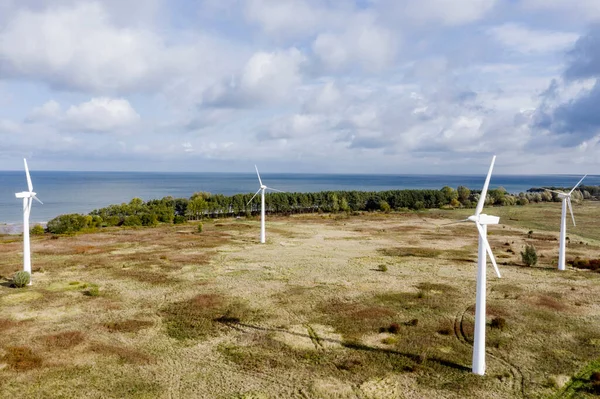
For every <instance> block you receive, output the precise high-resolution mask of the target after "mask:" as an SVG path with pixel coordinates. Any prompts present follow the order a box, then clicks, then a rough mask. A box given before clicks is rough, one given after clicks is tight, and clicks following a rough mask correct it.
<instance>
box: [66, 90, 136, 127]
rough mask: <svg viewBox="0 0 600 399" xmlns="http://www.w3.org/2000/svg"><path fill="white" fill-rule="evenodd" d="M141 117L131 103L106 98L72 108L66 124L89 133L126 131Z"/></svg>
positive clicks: (120, 99) (67, 112) (67, 114)
mask: <svg viewBox="0 0 600 399" xmlns="http://www.w3.org/2000/svg"><path fill="white" fill-rule="evenodd" d="M139 121H140V116H139V115H138V113H137V112H135V110H134V109H133V107H132V106H131V104H129V101H127V100H125V99H122V98H117V99H111V98H106V97H99V98H92V99H91V100H90V101H88V102H85V103H82V104H79V105H77V106H73V105H72V106H71V107H69V109H68V110H67V111H66V112H65V117H64V123H65V124H66V125H67V126H70V127H71V129H73V130H82V131H89V132H112V131H124V130H126V129H128V128H131V127H133V126H135V125H136V124H137V123H139Z"/></svg>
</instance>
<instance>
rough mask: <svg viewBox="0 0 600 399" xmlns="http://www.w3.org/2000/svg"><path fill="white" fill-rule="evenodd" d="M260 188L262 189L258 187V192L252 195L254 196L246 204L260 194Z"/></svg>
mask: <svg viewBox="0 0 600 399" xmlns="http://www.w3.org/2000/svg"><path fill="white" fill-rule="evenodd" d="M260 190H261V189H260V188H259V189H258V191H257V192H256V194H254V195H253V196H252V198H250V201H248V203H247V204H246V205H250V203H251V202H252V200H253V199H254V197H256V196H257V195H258V193H260Z"/></svg>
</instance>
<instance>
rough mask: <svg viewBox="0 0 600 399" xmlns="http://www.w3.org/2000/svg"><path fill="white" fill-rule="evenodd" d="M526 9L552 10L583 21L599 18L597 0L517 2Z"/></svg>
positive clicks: (560, 14)
mask: <svg viewBox="0 0 600 399" xmlns="http://www.w3.org/2000/svg"><path fill="white" fill-rule="evenodd" d="M519 4H520V5H521V7H523V8H525V9H527V10H536V11H552V12H556V13H557V15H558V16H559V17H562V18H565V17H574V18H577V19H579V21H580V20H581V19H583V20H585V21H595V20H599V19H600V7H599V6H598V1H597V0H578V1H571V0H522V1H520V3H519Z"/></svg>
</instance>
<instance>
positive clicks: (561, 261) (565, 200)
mask: <svg viewBox="0 0 600 399" xmlns="http://www.w3.org/2000/svg"><path fill="white" fill-rule="evenodd" d="M586 176H587V175H585V176H583V177H582V178H581V180H579V183H577V184H576V185H575V187H573V188H572V189H571V191H569V192H568V193H565V192H562V191H552V190H549V191H551V192H553V193H556V194H558V198H560V199H561V200H562V215H561V218H560V244H559V247H558V270H565V239H566V238H565V237H566V235H567V206H568V207H569V211H570V212H571V219H573V226H575V216H573V207H572V206H571V194H573V191H575V189H576V188H577V187H579V185H580V184H581V182H582V181H583V179H585V177H586Z"/></svg>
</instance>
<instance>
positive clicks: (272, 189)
mask: <svg viewBox="0 0 600 399" xmlns="http://www.w3.org/2000/svg"><path fill="white" fill-rule="evenodd" d="M265 190H271V191H277V192H278V193H285V191H281V190H277V189H276V188H271V187H267V188H266V189H265Z"/></svg>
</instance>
